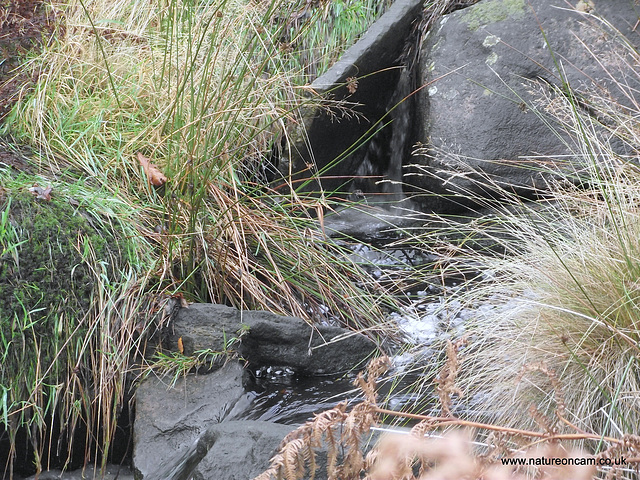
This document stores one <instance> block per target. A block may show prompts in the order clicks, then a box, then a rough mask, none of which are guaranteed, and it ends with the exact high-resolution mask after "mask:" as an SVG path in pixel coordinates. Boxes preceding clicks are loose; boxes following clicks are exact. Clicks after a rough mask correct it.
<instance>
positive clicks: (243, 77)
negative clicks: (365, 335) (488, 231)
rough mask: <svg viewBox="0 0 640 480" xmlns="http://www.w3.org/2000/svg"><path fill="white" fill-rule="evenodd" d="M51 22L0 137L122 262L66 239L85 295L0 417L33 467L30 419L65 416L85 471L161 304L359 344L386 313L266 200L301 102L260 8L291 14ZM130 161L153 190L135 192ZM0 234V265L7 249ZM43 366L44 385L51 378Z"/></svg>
mask: <svg viewBox="0 0 640 480" xmlns="http://www.w3.org/2000/svg"><path fill="white" fill-rule="evenodd" d="M60 7H61V8H62V7H63V10H64V20H63V25H61V27H60V32H61V33H60V36H59V37H58V38H57V41H55V42H52V43H51V44H49V45H47V46H46V47H45V48H44V50H43V52H42V53H41V54H39V55H37V56H34V57H33V58H31V59H30V60H29V62H28V63H27V64H26V65H25V67H24V68H32V69H34V70H38V72H39V76H38V81H37V83H36V85H35V86H34V89H33V92H32V93H30V94H29V95H28V96H25V97H24V98H22V99H21V100H20V102H19V103H18V104H17V105H16V106H15V107H14V109H13V110H12V112H11V113H10V115H9V116H8V118H7V121H6V123H5V125H4V127H3V129H4V130H5V132H9V133H11V134H12V135H13V136H14V137H15V138H16V139H17V140H18V141H20V142H24V143H27V144H30V145H31V146H32V147H33V148H34V150H36V151H37V152H38V153H39V156H37V157H35V158H34V159H32V161H33V163H34V168H37V169H38V170H39V172H40V173H41V174H42V176H43V180H42V182H41V183H43V184H44V183H47V182H52V184H53V185H54V191H56V192H58V193H59V194H60V197H59V198H60V199H62V198H66V193H63V190H64V191H65V192H66V190H65V189H67V187H65V186H64V185H81V187H80V186H79V187H74V188H77V190H76V192H77V193H76V194H73V195H71V194H69V195H70V196H72V197H73V198H76V197H80V198H82V199H86V200H87V202H86V207H87V210H90V211H93V210H97V211H99V212H100V219H101V220H100V221H108V224H109V225H108V226H109V231H112V232H113V238H120V239H128V240H129V241H130V242H131V243H132V246H131V247H130V250H131V251H130V252H128V260H129V262H128V264H127V263H123V264H122V265H120V266H119V267H118V268H115V267H114V268H113V270H108V271H107V270H105V269H103V268H102V267H103V265H104V264H103V263H101V262H103V261H104V260H103V258H102V256H101V255H100V252H99V250H100V249H99V248H97V245H98V243H99V242H97V243H96V245H93V244H92V243H91V242H84V241H82V242H80V244H79V245H80V251H79V255H81V261H80V263H81V264H82V265H83V268H85V267H86V272H87V275H88V276H89V277H90V278H91V279H92V282H93V283H92V286H93V288H92V289H91V295H92V297H91V298H90V301H89V302H88V304H87V305H83V310H82V315H80V316H79V317H78V318H76V319H74V321H76V320H77V322H78V323H77V324H78V325H81V328H80V329H78V330H77V331H76V330H75V329H74V327H73V325H76V324H75V323H72V322H71V321H70V317H69V316H68V315H67V313H66V312H65V311H64V308H63V309H62V310H61V311H56V312H54V313H52V318H53V320H52V321H54V323H55V324H56V325H59V326H60V327H61V328H62V332H68V333H69V334H68V335H67V336H66V337H64V338H63V337H60V342H59V344H58V345H57V348H58V349H57V350H55V349H54V350H55V352H54V353H53V356H52V357H50V358H48V359H43V360H42V362H44V363H46V365H45V364H44V363H42V364H41V363H39V362H40V360H39V357H38V355H36V354H35V351H33V352H32V354H31V355H30V356H29V358H28V359H26V360H28V363H27V365H31V366H34V367H33V370H34V372H36V374H35V376H34V377H33V378H34V382H35V383H36V384H38V385H45V384H46V385H50V388H49V387H48V388H49V394H48V395H47V396H38V395H36V396H35V397H34V398H29V399H25V398H22V397H21V396H20V395H18V396H16V402H17V403H16V405H18V406H17V407H15V406H14V405H8V404H5V405H3V406H2V419H3V421H4V425H5V427H6V428H7V429H8V430H10V431H12V432H15V430H16V429H17V428H18V427H20V426H28V425H29V422H30V420H28V419H26V420H25V418H26V417H24V416H20V415H22V413H25V412H31V413H29V415H31V417H29V418H34V419H37V421H38V422H39V423H38V428H39V432H40V433H37V434H33V435H32V436H31V442H32V443H33V445H34V448H35V449H36V450H37V451H39V452H41V451H43V450H44V449H45V448H46V447H45V445H46V441H45V439H46V438H47V435H48V434H45V433H46V432H50V430H47V429H48V428H49V427H50V425H49V424H48V422H49V420H48V418H49V417H47V416H48V415H49V416H57V417H58V418H64V419H67V418H69V422H68V423H67V424H66V425H65V428H67V431H68V432H69V438H71V436H72V433H73V430H74V428H75V427H76V426H77V425H78V424H81V423H85V424H86V425H87V426H88V430H89V431H91V432H94V433H97V434H98V435H99V438H98V437H97V436H96V437H95V438H98V440H97V442H96V443H97V449H96V450H95V452H96V453H95V457H94V459H95V460H98V461H102V462H106V460H107V458H108V451H109V447H110V443H111V441H112V439H113V432H114V428H115V419H116V415H117V412H118V410H119V408H120V406H121V402H122V399H123V398H124V386H125V381H124V379H125V377H126V374H127V372H128V370H129V369H130V367H131V361H132V359H133V358H134V357H135V358H138V357H139V356H140V355H142V354H143V353H144V348H143V346H144V342H143V338H144V332H145V331H147V330H148V329H149V328H150V326H151V325H152V323H153V319H154V318H156V316H158V317H161V316H162V315H163V311H162V295H161V294H162V293H163V292H165V291H168V292H169V293H172V294H173V293H176V292H180V293H182V294H184V296H185V297H186V298H187V299H189V300H192V301H213V302H219V303H226V304H231V305H235V306H237V307H240V308H265V309H268V310H271V311H275V312H280V313H287V314H294V315H298V316H300V317H303V318H305V319H307V320H308V321H309V322H314V321H326V320H329V321H335V322H340V323H343V324H346V325H349V326H351V327H353V328H362V329H366V328H369V329H370V334H371V335H372V336H375V335H376V334H377V333H378V332H379V331H380V327H379V326H378V325H377V324H378V322H379V319H380V318H381V317H382V316H383V310H384V308H385V306H386V305H391V304H393V300H392V299H391V297H390V296H388V295H387V293H386V292H385V291H384V290H383V289H380V288H377V287H375V286H373V285H370V284H368V282H367V281H366V280H365V281H363V280H362V278H361V272H360V270H359V269H358V268H357V267H355V266H354V265H353V264H352V263H350V262H348V261H346V260H344V256H343V255H341V253H342V252H341V251H340V250H339V248H338V247H336V246H335V245H334V244H333V243H331V242H330V241H329V240H327V239H326V237H325V236H324V234H323V232H322V228H321V223H322V222H321V220H322V214H323V212H324V210H325V209H327V208H328V206H327V203H326V201H325V200H324V198H323V197H322V195H318V196H315V197H307V198H305V197H303V196H301V195H298V194H297V193H296V191H295V188H294V186H293V185H290V184H288V185H287V184H286V183H287V179H284V180H283V181H284V183H285V186H284V187H283V188H282V189H280V190H277V191H276V190H271V189H270V188H269V187H268V186H267V184H266V181H265V179H264V172H265V170H268V168H269V167H270V165H269V159H268V152H269V151H270V150H271V147H272V145H273V143H274V142H276V141H279V138H280V136H281V135H283V132H284V131H285V129H286V126H287V125H289V124H292V123H295V122H297V121H299V118H298V113H297V109H298V107H299V106H300V104H301V103H304V102H311V101H313V99H311V100H310V99H308V98H307V99H305V100H301V98H302V95H301V93H302V92H301V91H300V90H299V89H297V88H296V87H295V86H294V85H293V83H292V80H291V79H292V78H293V77H294V75H295V74H296V72H291V71H290V70H288V69H287V66H286V65H287V63H286V61H285V59H283V52H282V50H281V49H280V46H279V45H280V42H279V40H278V39H277V38H276V36H275V35H276V34H275V33H273V31H272V30H271V29H270V27H271V26H272V25H273V23H272V20H273V18H274V15H275V12H276V11H277V12H279V14H281V15H283V16H284V18H291V16H292V15H293V12H292V11H291V10H287V8H283V7H288V8H293V7H292V5H290V4H286V3H283V2H279V1H276V0H274V1H272V2H267V3H263V4H260V5H257V4H247V3H246V2H243V1H240V0H217V1H212V2H209V1H208V2H193V1H189V0H184V1H182V0H169V1H166V2H160V3H157V2H150V1H146V0H141V1H135V2H122V1H118V2H105V1H99V0H95V1H91V2H87V1H80V0H77V1H76V0H74V1H72V2H67V3H66V4H65V5H64V6H60ZM276 30H278V29H276ZM278 31H279V30H278ZM305 98H306V97H305ZM137 152H142V154H144V155H145V156H147V157H149V158H150V159H151V161H152V162H153V163H155V164H156V165H157V166H158V168H159V169H160V170H161V171H162V172H163V173H164V175H166V177H168V179H169V180H168V182H166V183H165V184H164V185H162V186H156V187H154V186H152V185H151V184H150V182H149V179H148V177H147V175H146V173H145V171H144V169H143V168H141V165H140V164H139V163H138V160H137ZM63 180H64V181H63ZM100 197H104V199H108V202H107V203H108V205H109V207H108V208H107V207H105V205H106V204H105V203H104V202H102V201H101V200H100ZM109 202H110V203H109ZM84 206H85V205H84V204H83V207H84ZM105 219H108V220H105ZM3 225H4V227H3V228H4V232H3V237H2V238H3V244H2V247H3V250H2V252H3V254H4V255H5V256H6V257H7V258H8V257H11V256H12V255H14V254H15V253H16V252H17V253H18V254H19V253H20V248H22V247H24V245H20V242H21V241H22V238H21V237H20V238H17V237H15V231H14V230H12V229H11V228H13V227H11V228H9V227H7V225H8V224H7V223H6V222H5V223H4V224H3ZM81 240H82V239H81ZM23 251H26V250H23ZM36 313H37V312H35V311H33V309H32V308H28V309H27V310H26V312H25V318H24V321H25V324H28V325H37V324H38V322H40V319H39V318H38V317H37V316H36ZM159 320H161V319H159ZM4 331H5V329H3V332H4ZM72 334H73V335H72ZM65 349H66V350H65ZM72 350H73V355H71V354H69V355H70V357H69V359H68V362H67V363H66V364H64V365H63V364H62V363H61V362H59V360H60V359H61V357H62V356H64V355H66V353H65V352H67V351H72ZM178 360H180V362H182V363H183V364H184V365H188V364H189V362H188V361H185V360H184V359H178ZM196 363H197V362H196ZM194 365H195V364H194ZM54 368H61V369H62V373H61V374H60V375H59V376H58V377H56V378H53V379H52V377H49V376H47V375H48V374H49V373H50V372H51V371H52V369H54ZM38 372H39V373H38ZM42 372H46V374H44V375H43V374H41V373H42ZM38 382H39V383H38ZM2 385H4V386H5V387H6V388H5V389H7V388H9V387H8V386H7V385H10V383H9V382H8V381H5V380H4V379H3V383H2ZM19 397H20V398H19ZM20 402H23V403H20ZM14 407H15V408H14ZM20 412H22V413H20ZM25 414H26V413H25ZM49 438H52V437H51V435H49ZM71 450H72V448H70V449H69V452H71ZM69 455H71V453H69ZM40 458H41V457H39V458H38V459H37V461H36V467H37V469H38V470H39V469H41V468H42V465H41V461H40Z"/></svg>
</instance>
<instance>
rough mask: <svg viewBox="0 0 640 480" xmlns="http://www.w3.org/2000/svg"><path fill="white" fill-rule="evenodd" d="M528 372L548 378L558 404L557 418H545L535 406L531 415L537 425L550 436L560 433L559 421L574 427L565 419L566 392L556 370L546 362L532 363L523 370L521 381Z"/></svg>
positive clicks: (530, 410) (520, 376) (531, 410)
mask: <svg viewBox="0 0 640 480" xmlns="http://www.w3.org/2000/svg"><path fill="white" fill-rule="evenodd" d="M528 372H540V373H542V374H543V375H545V376H546V377H547V379H548V380H549V383H550V384H551V388H552V389H553V397H554V401H555V403H556V410H555V418H549V417H546V416H544V415H543V414H542V412H540V411H539V410H538V409H537V408H536V407H535V406H532V407H530V408H529V413H530V414H531V417H532V418H533V419H534V420H535V421H536V423H538V425H540V426H541V427H542V428H543V429H544V430H545V431H546V432H547V433H548V434H549V435H555V434H556V433H558V428H557V421H558V419H560V420H563V421H564V422H565V423H567V424H569V425H570V426H572V427H574V426H573V425H571V424H570V423H569V422H567V421H566V420H565V418H564V417H565V412H566V402H565V396H564V390H563V388H562V385H561V383H560V380H559V379H558V375H557V374H556V372H555V370H553V369H552V368H549V366H548V365H546V364H545V363H544V362H537V363H532V364H529V365H525V366H524V367H523V368H522V372H521V373H520V375H519V376H518V380H519V381H521V380H522V377H524V375H525V374H526V373H528ZM574 428H576V427H574Z"/></svg>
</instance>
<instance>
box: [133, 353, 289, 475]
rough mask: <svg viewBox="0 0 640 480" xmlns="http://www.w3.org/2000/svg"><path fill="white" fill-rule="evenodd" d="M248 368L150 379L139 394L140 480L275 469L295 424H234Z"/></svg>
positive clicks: (230, 367)
mask: <svg viewBox="0 0 640 480" xmlns="http://www.w3.org/2000/svg"><path fill="white" fill-rule="evenodd" d="M242 376H243V369H242V367H241V366H240V365H239V364H238V363H237V362H229V363H227V364H226V365H225V366H224V367H222V368H221V369H219V370H217V371H215V372H213V373H209V374H206V375H187V376H183V377H181V378H180V379H178V380H177V382H173V380H172V379H171V378H166V377H164V378H155V377H149V378H147V379H145V380H144V381H143V382H142V383H141V385H140V387H139V388H138V391H137V394H136V421H135V429H134V450H133V465H134V469H135V474H136V478H137V479H138V480H140V479H145V480H187V479H191V478H193V479H206V478H215V479H217V480H240V479H242V480H245V479H249V478H253V477H254V476H256V475H258V474H259V473H261V472H262V471H264V470H266V469H267V468H268V466H269V459H270V458H271V457H272V456H273V455H274V453H275V451H276V449H277V448H278V445H279V444H280V442H281V440H282V439H283V438H284V437H285V436H286V435H287V434H288V433H289V432H290V431H291V430H293V428H295V427H292V426H289V425H279V424H275V423H270V422H261V421H254V420H233V418H234V416H235V414H236V413H238V411H239V410H242V408H244V407H246V405H245V403H246V402H244V400H246V399H245V395H244V389H243V387H242Z"/></svg>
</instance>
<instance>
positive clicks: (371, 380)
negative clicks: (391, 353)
mask: <svg viewBox="0 0 640 480" xmlns="http://www.w3.org/2000/svg"><path fill="white" fill-rule="evenodd" d="M390 366H391V361H390V360H389V357H387V356H386V355H383V356H381V357H378V358H376V359H373V360H371V362H369V365H368V366H367V375H366V377H367V378H366V380H365V376H364V375H363V374H362V372H360V373H359V374H358V376H357V377H356V379H355V380H354V381H353V384H354V385H355V386H356V387H358V388H359V389H360V390H362V393H364V396H365V398H366V399H367V401H368V402H370V403H372V404H375V403H376V399H377V387H378V383H377V382H378V379H379V378H380V377H381V376H382V375H384V374H385V373H386V372H387V370H389V367H390Z"/></svg>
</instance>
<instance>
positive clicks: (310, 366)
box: [167, 303, 376, 375]
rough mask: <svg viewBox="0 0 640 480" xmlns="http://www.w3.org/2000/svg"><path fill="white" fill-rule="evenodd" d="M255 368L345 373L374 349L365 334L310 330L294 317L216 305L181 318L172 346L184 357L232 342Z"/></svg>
mask: <svg viewBox="0 0 640 480" xmlns="http://www.w3.org/2000/svg"><path fill="white" fill-rule="evenodd" d="M234 337H236V338H238V337H240V338H241V343H240V346H239V347H234V348H237V351H238V353H239V354H240V356H241V357H242V358H244V359H245V360H247V362H249V364H250V365H251V367H252V368H260V367H262V366H270V365H277V366H286V367H290V368H291V369H292V370H294V371H295V372H296V373H298V374H301V375H326V374H335V373H341V372H347V371H349V370H352V369H354V368H355V367H357V366H364V364H365V362H366V361H367V359H368V358H369V357H371V355H372V354H373V353H374V352H375V351H376V345H375V344H374V343H373V342H372V341H371V340H369V339H368V338H367V337H365V336H364V335H360V334H355V333H353V332H349V331H348V330H345V329H343V328H339V327H333V326H314V327H312V326H310V325H309V324H308V323H306V322H305V321H304V320H301V319H300V318H295V317H286V316H281V315H276V314H274V313H270V312H265V311H242V312H241V311H239V310H237V309H235V308H231V307H227V306H225V305H216V304H207V303H200V304H193V305H190V306H189V308H183V309H181V310H180V312H179V313H178V315H177V317H176V319H175V321H174V324H173V327H172V329H171V335H170V336H169V338H168V339H167V340H168V346H169V348H172V349H177V348H178V347H177V343H178V339H181V343H182V348H183V349H184V353H185V354H187V355H192V354H193V353H194V352H197V351H200V350H207V349H209V350H212V351H214V352H222V351H224V350H225V349H227V346H228V344H229V342H230V340H231V339H232V338H234Z"/></svg>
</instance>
